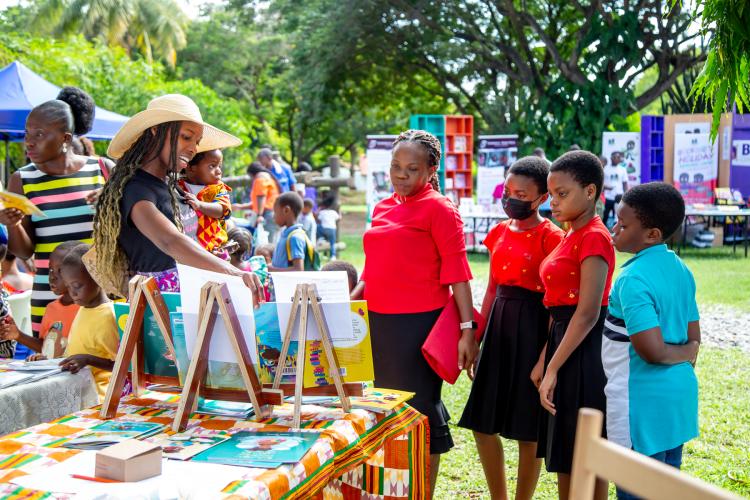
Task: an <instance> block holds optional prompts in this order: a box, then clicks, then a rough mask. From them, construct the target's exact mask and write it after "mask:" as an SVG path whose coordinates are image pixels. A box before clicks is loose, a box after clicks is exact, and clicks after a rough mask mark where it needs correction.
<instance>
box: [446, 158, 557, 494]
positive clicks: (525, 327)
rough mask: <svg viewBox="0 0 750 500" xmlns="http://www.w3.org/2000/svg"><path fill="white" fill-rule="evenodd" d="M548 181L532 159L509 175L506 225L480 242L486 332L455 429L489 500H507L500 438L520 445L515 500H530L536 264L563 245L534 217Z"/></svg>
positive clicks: (535, 414) (540, 309) (540, 312)
mask: <svg viewBox="0 0 750 500" xmlns="http://www.w3.org/2000/svg"><path fill="white" fill-rule="evenodd" d="M547 174H548V167H547V162H546V161H544V160H543V159H541V158H539V157H537V156H527V157H525V158H521V159H520V160H518V161H517V162H515V163H514V164H513V166H512V167H510V170H509V171H508V176H507V178H506V179H505V190H504V193H503V198H502V204H503V208H504V209H505V213H507V214H508V216H509V217H510V219H509V220H507V221H503V222H501V223H500V224H498V225H497V226H495V227H493V228H492V229H491V230H490V232H489V234H488V235H487V237H486V238H485V239H484V244H485V246H486V247H487V249H488V250H489V253H490V276H489V283H488V284H487V292H486V293H485V296H484V301H483V302H482V315H483V316H484V317H485V318H488V321H487V325H488V328H487V332H486V333H485V335H484V342H483V344H482V351H481V353H480V355H479V362H478V365H477V368H476V376H475V378H474V383H473V385H472V387H471V394H470V395H469V400H468V401H467V403H466V407H465V408H464V413H463V416H462V417H461V420H460V421H459V423H458V425H459V426H461V427H464V428H467V429H471V430H472V431H473V432H474V440H475V441H476V444H477V450H478V451H479V458H480V460H481V462H482V467H483V468H484V474H485V477H486V479H487V486H488V488H489V490H490V494H491V496H492V498H506V497H507V489H506V485H505V470H504V466H505V465H504V462H505V461H504V457H503V445H502V441H501V439H500V438H501V437H502V438H505V439H513V440H516V441H518V448H519V460H518V485H517V488H516V498H517V499H525V498H528V499H530V498H532V497H533V495H534V489H535V488H536V483H537V480H538V479H539V470H540V468H541V460H539V459H538V458H537V457H536V440H537V432H538V425H539V424H538V421H539V416H540V414H541V411H542V407H541V405H540V404H539V393H538V392H537V389H536V387H535V386H534V384H533V383H532V381H531V377H530V376H531V371H532V369H533V368H534V365H535V364H536V362H537V360H538V359H539V354H540V353H541V352H542V348H543V347H544V341H545V339H546V338H547V328H548V325H549V314H548V313H547V310H546V309H545V308H544V305H543V304H542V299H543V297H544V285H543V283H542V280H541V279H540V278H539V264H540V263H541V261H542V260H543V259H544V257H546V256H547V255H548V254H549V253H550V252H551V251H552V250H553V249H554V248H555V247H556V246H557V245H558V243H560V241H561V240H562V238H563V232H562V230H560V229H559V228H558V227H557V226H555V225H554V224H552V222H550V221H549V220H548V219H544V218H542V217H541V216H540V215H539V211H538V209H539V205H541V204H542V203H544V201H545V200H546V199H547V196H548V195H547Z"/></svg>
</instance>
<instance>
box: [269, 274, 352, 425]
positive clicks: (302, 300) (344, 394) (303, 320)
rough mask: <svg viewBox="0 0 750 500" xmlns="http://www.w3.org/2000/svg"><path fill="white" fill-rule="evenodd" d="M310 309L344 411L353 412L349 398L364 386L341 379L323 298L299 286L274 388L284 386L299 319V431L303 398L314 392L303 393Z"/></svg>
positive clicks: (312, 287)
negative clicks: (288, 355) (293, 334)
mask: <svg viewBox="0 0 750 500" xmlns="http://www.w3.org/2000/svg"><path fill="white" fill-rule="evenodd" d="M309 310H311V311H312V313H313V318H314V320H315V323H316V325H317V326H318V332H320V337H321V340H322V343H323V349H324V351H325V354H326V358H327V359H328V370H329V372H330V374H331V377H333V383H334V385H335V386H336V394H337V395H338V397H339V399H340V400H341V406H342V408H343V409H344V411H345V412H347V413H348V412H350V411H351V404H350V403H349V395H357V394H358V395H361V393H362V384H344V383H343V382H342V380H341V372H340V370H339V362H338V358H337V357H336V350H335V349H334V348H333V341H332V340H331V334H330V332H329V330H328V323H327V322H326V319H325V314H324V313H323V308H322V307H321V306H320V298H319V297H318V289H317V287H316V286H315V285H311V284H299V285H297V288H296V289H295V291H294V298H293V299H292V311H291V313H290V314H289V323H288V324H287V327H286V332H285V333H284V343H283V345H282V347H281V355H280V356H279V360H281V363H282V366H278V367H277V368H276V375H275V376H274V380H273V389H279V387H280V385H281V378H282V376H283V370H282V368H283V363H284V362H285V360H286V357H287V353H288V352H289V343H290V342H291V340H292V333H293V332H294V324H295V322H296V321H297V317H298V316H299V330H298V336H297V372H296V374H295V380H294V416H293V421H292V422H293V423H292V427H294V428H299V426H300V419H301V417H300V407H301V405H302V395H303V393H305V392H307V393H308V394H311V393H313V392H314V391H309V392H308V391H303V387H304V376H305V365H306V364H307V359H306V340H307V315H308V311H309Z"/></svg>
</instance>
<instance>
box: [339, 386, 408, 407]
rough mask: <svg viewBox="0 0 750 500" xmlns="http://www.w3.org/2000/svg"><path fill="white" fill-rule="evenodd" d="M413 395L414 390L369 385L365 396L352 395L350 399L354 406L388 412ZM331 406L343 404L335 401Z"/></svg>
mask: <svg viewBox="0 0 750 500" xmlns="http://www.w3.org/2000/svg"><path fill="white" fill-rule="evenodd" d="M413 397H414V393H413V392H406V391H397V390H395V389H378V388H376V387H368V388H366V389H365V392H364V395H363V396H361V397H357V396H352V397H350V398H349V400H350V402H351V404H352V408H359V409H362V410H369V411H374V412H377V413H386V412H389V411H391V410H393V409H394V408H395V407H397V406H398V405H400V404H401V403H404V402H406V401H409V400H410V399H411V398H413ZM331 406H341V402H340V401H334V402H333V403H331Z"/></svg>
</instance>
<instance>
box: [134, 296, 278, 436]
mask: <svg viewBox="0 0 750 500" xmlns="http://www.w3.org/2000/svg"><path fill="white" fill-rule="evenodd" d="M200 304H201V305H200V310H199V312H198V336H197V338H196V343H195V348H194V349H193V355H192V358H191V360H190V366H189V368H188V372H187V376H186V378H185V385H184V387H183V388H182V395H181V397H180V404H179V405H178V407H177V413H176V414H175V419H174V422H173V424H172V429H173V430H174V431H175V432H179V431H182V430H184V429H185V427H186V426H187V422H188V419H189V417H190V414H191V413H192V412H193V411H194V410H195V407H196V404H197V402H198V393H199V392H201V393H202V394H204V395H208V394H215V393H213V392H212V391H209V390H206V391H201V384H203V382H204V379H205V377H206V373H207V371H208V356H209V347H210V345H211V336H212V335H213V330H214V326H215V325H216V319H217V315H218V313H219V311H221V317H222V319H223V321H224V326H225V328H226V330H227V334H228V335H229V340H230V342H231V344H232V348H233V349H234V351H235V353H236V355H237V364H238V366H239V369H240V374H241V375H242V380H243V382H244V385H245V391H247V396H248V397H249V399H250V402H251V403H252V405H253V409H254V410H255V416H256V418H265V417H267V416H268V415H269V414H270V407H269V406H268V402H267V401H266V396H267V395H269V396H270V393H276V394H275V396H276V397H274V398H273V399H274V400H278V399H279V396H281V398H282V399H283V393H282V391H279V390H276V391H269V390H266V391H262V389H261V385H260V382H259V381H258V376H257V374H256V373H255V369H254V368H253V363H252V360H251V358H250V352H249V351H248V349H247V345H246V344H245V339H244V337H243V336H242V328H241V326H240V322H239V320H238V319H237V313H236V311H235V309H234V305H233V304H232V299H231V297H230V295H229V290H228V289H227V286H226V284H223V283H211V282H209V283H206V284H205V285H203V287H202V288H201V298H200ZM131 307H132V306H131ZM245 391H240V392H242V393H243V394H242V396H243V399H244V396H245V394H244V392H245ZM223 392H224V393H228V392H238V391H236V390H233V391H223ZM219 398H221V399H224V398H223V397H222V396H219V397H218V398H216V399H219ZM231 399H235V398H231Z"/></svg>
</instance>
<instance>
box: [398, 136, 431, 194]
mask: <svg viewBox="0 0 750 500" xmlns="http://www.w3.org/2000/svg"><path fill="white" fill-rule="evenodd" d="M402 142H413V143H416V144H419V145H420V146H422V147H423V148H424V149H425V151H427V161H428V162H429V166H430V167H436V169H435V172H433V174H432V175H431V176H430V179H429V182H430V184H431V185H432V188H433V189H434V190H435V191H437V192H438V193H439V192H440V182H439V181H438V174H437V167H439V166H440V156H441V155H442V153H441V152H440V150H441V147H440V141H439V140H438V138H437V137H435V136H434V135H432V134H431V133H429V132H426V131H424V130H414V129H411V130H407V131H405V132H401V134H399V136H398V137H397V138H396V140H395V141H393V147H394V149H395V147H396V146H398V145H399V144H401V143H402Z"/></svg>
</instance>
